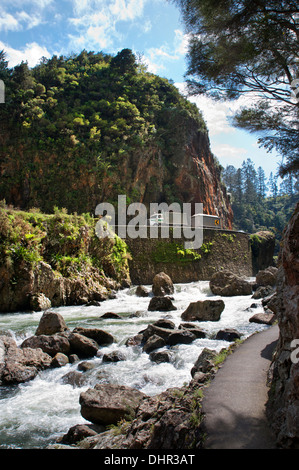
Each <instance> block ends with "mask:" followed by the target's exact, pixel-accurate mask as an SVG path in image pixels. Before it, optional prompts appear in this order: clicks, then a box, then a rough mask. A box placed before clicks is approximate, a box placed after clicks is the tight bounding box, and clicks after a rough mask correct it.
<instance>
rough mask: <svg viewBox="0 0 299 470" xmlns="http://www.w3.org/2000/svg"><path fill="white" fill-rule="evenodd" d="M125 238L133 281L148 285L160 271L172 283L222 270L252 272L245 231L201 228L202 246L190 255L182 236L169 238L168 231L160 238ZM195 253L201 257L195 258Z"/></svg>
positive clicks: (193, 279)
mask: <svg viewBox="0 0 299 470" xmlns="http://www.w3.org/2000/svg"><path fill="white" fill-rule="evenodd" d="M125 241H126V243H127V245H128V247H129V251H130V253H131V257H132V259H131V260H130V261H129V268H130V277H131V281H132V283H133V284H151V283H152V279H153V277H154V276H155V274H157V273H158V272H160V271H163V272H165V273H166V274H168V275H169V276H170V277H171V279H172V280H173V282H174V283H187V282H193V281H198V280H209V279H210V278H211V276H212V275H213V274H214V273H215V272H216V271H219V270H222V269H226V270H230V271H232V272H233V273H235V274H237V275H241V276H252V275H253V267H252V266H253V264H252V251H251V243H250V237H249V235H248V234H246V233H240V232H232V231H229V230H221V231H220V230H219V231H218V230H211V229H205V230H204V236H203V245H202V247H201V248H200V249H197V250H194V252H195V254H194V253H193V255H194V256H192V253H188V252H187V251H186V250H184V239H183V238H179V239H178V238H172V236H171V234H170V237H169V238H164V239H161V238H160V239H159V238H158V239H151V238H137V239H135V240H133V239H129V238H128V239H126V240H125ZM176 252H178V254H176ZM196 254H200V255H201V258H200V259H196V257H197V255H196Z"/></svg>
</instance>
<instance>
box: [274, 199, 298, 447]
mask: <svg viewBox="0 0 299 470" xmlns="http://www.w3.org/2000/svg"><path fill="white" fill-rule="evenodd" d="M280 258H281V259H280V261H281V266H280V268H279V276H278V279H279V282H278V284H277V300H276V306H277V312H276V313H277V318H278V323H279V330H280V335H279V342H278V347H277V351H276V355H275V359H274V364H273V378H272V385H271V390H270V394H269V402H268V406H267V411H268V417H269V420H270V422H271V424H272V426H273V428H274V431H275V433H276V435H277V442H278V445H279V446H281V447H285V448H297V449H298V448H299V360H298V352H299V350H298V346H299V340H298V338H299V203H298V204H297V207H296V209H295V212H294V214H293V216H292V218H291V220H290V222H289V224H288V225H287V227H286V229H285V233H284V237H283V244H282V249H281V253H280ZM294 340H295V341H294ZM293 341H294V342H293Z"/></svg>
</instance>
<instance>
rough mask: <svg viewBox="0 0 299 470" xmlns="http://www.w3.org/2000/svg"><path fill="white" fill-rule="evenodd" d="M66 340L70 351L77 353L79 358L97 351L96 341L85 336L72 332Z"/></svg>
mask: <svg viewBox="0 0 299 470" xmlns="http://www.w3.org/2000/svg"><path fill="white" fill-rule="evenodd" d="M68 340H69V342H70V345H71V353H73V354H77V355H78V356H79V358H87V357H93V356H95V355H96V354H97V352H98V349H99V345H98V343H97V342H96V341H94V340H93V339H91V338H88V337H87V336H84V335H80V334H79V333H74V332H72V333H70V334H69V335H68Z"/></svg>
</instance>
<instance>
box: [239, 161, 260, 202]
mask: <svg viewBox="0 0 299 470" xmlns="http://www.w3.org/2000/svg"><path fill="white" fill-rule="evenodd" d="M242 177H243V194H244V200H245V202H246V203H253V202H255V201H256V199H257V175H256V170H255V167H254V163H253V162H252V160H250V158H248V159H247V161H246V162H245V161H244V162H243V164H242Z"/></svg>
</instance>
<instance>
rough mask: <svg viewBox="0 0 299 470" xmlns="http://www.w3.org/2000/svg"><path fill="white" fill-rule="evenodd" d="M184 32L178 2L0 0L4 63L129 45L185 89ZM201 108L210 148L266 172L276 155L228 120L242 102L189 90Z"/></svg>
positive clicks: (223, 158)
mask: <svg viewBox="0 0 299 470" xmlns="http://www.w3.org/2000/svg"><path fill="white" fill-rule="evenodd" d="M187 46H188V35H187V34H186V33H185V29H184V25H183V23H182V21H181V15H180V11H179V9H178V7H177V6H175V5H174V4H173V3H171V2H170V1H168V0H1V3H0V50H2V49H4V51H5V52H6V57H7V60H8V61H9V66H10V67H13V66H15V65H17V64H19V63H20V62H21V61H27V62H28V65H29V66H30V67H34V66H35V65H36V64H38V63H39V61H40V59H41V58H42V57H46V58H50V57H52V56H53V55H54V54H56V55H58V56H60V55H65V56H68V55H70V54H72V53H80V52H81V51H82V50H83V49H86V50H87V51H94V52H99V51H102V52H104V53H108V54H116V53H117V52H119V51H121V50H122V49H124V48H129V49H132V51H133V52H134V53H135V54H138V56H139V57H141V58H142V61H143V63H144V64H146V65H147V67H148V71H150V72H153V73H155V74H157V75H159V76H161V77H164V78H167V79H169V80H172V81H173V82H174V84H175V85H176V86H177V87H178V88H179V90H180V91H181V92H182V93H184V94H186V93H187V92H186V86H185V80H186V78H185V74H186V70H187V62H186V53H187ZM189 99H190V101H192V102H195V103H196V104H197V106H198V108H199V109H200V111H201V112H202V114H203V117H204V119H205V121H206V123H207V126H208V129H209V137H210V142H211V150H212V152H213V153H214V155H215V156H216V157H217V158H218V160H219V162H220V163H221V165H222V166H223V167H226V166H227V165H234V166H235V167H236V168H239V167H241V166H242V162H243V161H244V160H246V159H248V158H250V159H251V160H252V161H253V162H254V164H255V167H256V169H257V168H258V167H259V166H261V167H262V168H263V169H264V170H265V173H266V176H267V177H268V176H269V174H270V172H273V174H275V173H276V171H277V166H278V164H279V162H280V157H279V156H278V155H277V154H275V153H267V152H266V150H265V149H261V148H259V146H258V144H257V140H258V136H257V135H255V134H253V135H252V134H249V133H248V132H246V131H243V130H238V129H236V128H234V127H233V126H232V125H231V124H230V118H231V117H232V116H233V113H234V112H235V111H236V110H237V109H238V107H239V106H241V105H242V104H243V103H244V99H240V100H239V101H237V102H220V103H219V102H217V103H216V102H214V101H212V100H211V99H209V98H207V97H205V96H197V97H189Z"/></svg>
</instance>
